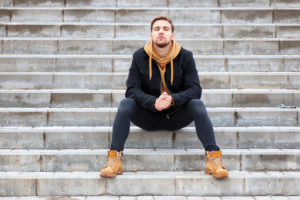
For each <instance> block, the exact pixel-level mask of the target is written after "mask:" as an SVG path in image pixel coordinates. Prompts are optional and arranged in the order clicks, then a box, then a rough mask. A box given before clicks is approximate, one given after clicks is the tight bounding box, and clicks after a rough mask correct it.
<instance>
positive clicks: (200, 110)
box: [187, 99, 207, 116]
mask: <svg viewBox="0 0 300 200" xmlns="http://www.w3.org/2000/svg"><path fill="white" fill-rule="evenodd" d="M187 106H188V108H189V110H190V112H191V114H192V115H197V116H202V115H206V113H207V112H206V107H205V105H204V103H203V101H201V100H200V99H191V100H190V101H189V103H188V105H187Z"/></svg>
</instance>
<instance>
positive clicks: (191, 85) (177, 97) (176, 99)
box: [171, 53, 202, 106]
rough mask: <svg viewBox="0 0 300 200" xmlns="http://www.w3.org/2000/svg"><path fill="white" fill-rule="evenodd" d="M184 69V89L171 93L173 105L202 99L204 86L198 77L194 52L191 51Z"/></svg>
mask: <svg viewBox="0 0 300 200" xmlns="http://www.w3.org/2000/svg"><path fill="white" fill-rule="evenodd" d="M185 59H187V61H186V63H185V65H186V66H184V71H183V77H182V78H183V81H184V90H183V91H181V92H178V93H173V94H171V96H172V98H173V105H174V106H180V105H183V104H185V103H187V102H188V101H189V100H190V99H200V98H201V93H202V88H201V86H200V81H199V77H198V71H197V68H196V65H195V61H194V58H193V54H192V53H190V54H189V55H188V56H187V57H186V58H185Z"/></svg>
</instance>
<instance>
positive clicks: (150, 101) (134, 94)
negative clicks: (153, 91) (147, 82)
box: [125, 55, 156, 111]
mask: <svg viewBox="0 0 300 200" xmlns="http://www.w3.org/2000/svg"><path fill="white" fill-rule="evenodd" d="M126 86H127V90H126V93H125V97H126V98H133V99H135V100H136V101H137V102H138V103H139V104H140V105H141V106H142V107H144V108H147V109H149V110H152V111H156V110H155V108H154V107H153V105H154V104H155V101H156V97H155V96H153V95H149V94H147V93H145V92H144V91H143V90H142V89H141V75H140V72H139V70H138V67H137V64H136V61H135V55H133V59H132V63H131V67H130V69H129V75H128V78H127V81H126Z"/></svg>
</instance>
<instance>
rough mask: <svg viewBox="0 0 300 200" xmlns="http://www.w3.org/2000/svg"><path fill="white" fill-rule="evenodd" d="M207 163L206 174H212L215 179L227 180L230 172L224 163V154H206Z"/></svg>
mask: <svg viewBox="0 0 300 200" xmlns="http://www.w3.org/2000/svg"><path fill="white" fill-rule="evenodd" d="M205 155H206V158H207V162H206V169H205V173H206V174H211V175H212V176H213V177H214V178H227V177H228V171H227V170H226V169H225V167H224V165H223V162H222V152H221V151H214V152H209V151H207V152H205Z"/></svg>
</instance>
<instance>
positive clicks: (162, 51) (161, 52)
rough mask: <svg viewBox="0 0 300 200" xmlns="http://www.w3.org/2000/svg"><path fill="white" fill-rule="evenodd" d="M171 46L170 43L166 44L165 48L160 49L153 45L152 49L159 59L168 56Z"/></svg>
mask: <svg viewBox="0 0 300 200" xmlns="http://www.w3.org/2000/svg"><path fill="white" fill-rule="evenodd" d="M171 44H172V42H170V44H168V45H167V46H165V47H162V48H160V47H158V46H156V45H155V44H154V48H155V50H156V52H157V54H158V56H159V57H160V58H165V57H166V56H167V55H168V53H169V51H170V48H171Z"/></svg>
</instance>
